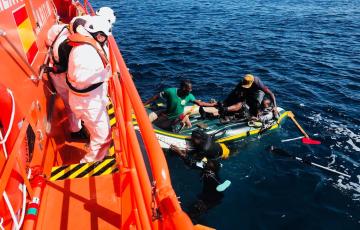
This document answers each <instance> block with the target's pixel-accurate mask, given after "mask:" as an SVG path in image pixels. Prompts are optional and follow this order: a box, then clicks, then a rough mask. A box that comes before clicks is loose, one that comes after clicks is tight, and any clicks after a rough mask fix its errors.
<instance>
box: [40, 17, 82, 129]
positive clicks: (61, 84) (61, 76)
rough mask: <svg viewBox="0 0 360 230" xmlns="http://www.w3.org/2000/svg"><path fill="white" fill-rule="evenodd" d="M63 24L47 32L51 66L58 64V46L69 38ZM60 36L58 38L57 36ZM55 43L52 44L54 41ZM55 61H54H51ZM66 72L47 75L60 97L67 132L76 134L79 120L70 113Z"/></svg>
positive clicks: (79, 123)
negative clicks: (65, 115)
mask: <svg viewBox="0 0 360 230" xmlns="http://www.w3.org/2000/svg"><path fill="white" fill-rule="evenodd" d="M65 26H67V25H65V24H62V25H53V26H52V27H51V28H50V29H49V31H48V34H47V35H48V37H47V41H46V43H47V45H48V46H51V45H53V48H52V50H53V55H50V64H51V65H53V64H54V61H56V62H59V53H58V49H59V45H60V44H61V43H62V42H63V41H65V40H66V39H67V38H68V36H69V31H68V30H67V28H65V29H63V28H64V27H65ZM59 33H60V35H59V36H58V34H59ZM55 39H56V41H55V42H54V40H55ZM53 59H55V60H53ZM66 74H67V73H66V72H64V73H57V74H56V73H49V75H50V77H51V79H52V82H53V84H54V87H55V90H56V92H57V94H58V95H59V96H60V97H61V99H62V100H63V103H64V106H65V112H66V114H67V117H68V121H69V131H70V132H78V131H79V130H80V129H81V120H80V119H78V118H76V116H75V114H74V113H73V112H72V111H71V108H70V105H69V87H68V86H67V84H66V81H65V77H66Z"/></svg>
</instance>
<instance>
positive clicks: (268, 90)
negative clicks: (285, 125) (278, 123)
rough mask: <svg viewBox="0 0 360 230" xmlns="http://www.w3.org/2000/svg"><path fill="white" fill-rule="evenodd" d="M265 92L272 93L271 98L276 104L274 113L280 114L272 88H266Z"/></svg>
mask: <svg viewBox="0 0 360 230" xmlns="http://www.w3.org/2000/svg"><path fill="white" fill-rule="evenodd" d="M264 93H266V94H268V95H270V98H271V100H272V102H273V104H274V113H275V115H279V112H278V110H277V105H276V99H275V95H274V94H273V92H271V90H270V89H269V88H266V89H265V90H264Z"/></svg>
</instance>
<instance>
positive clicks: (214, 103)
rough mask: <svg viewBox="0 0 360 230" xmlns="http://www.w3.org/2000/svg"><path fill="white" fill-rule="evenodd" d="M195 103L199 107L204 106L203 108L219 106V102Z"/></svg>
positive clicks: (197, 101) (196, 101) (198, 101)
mask: <svg viewBox="0 0 360 230" xmlns="http://www.w3.org/2000/svg"><path fill="white" fill-rule="evenodd" d="M194 103H195V104H197V105H198V106H203V107H212V106H215V105H217V102H212V103H209V102H203V101H200V100H195V101H194Z"/></svg>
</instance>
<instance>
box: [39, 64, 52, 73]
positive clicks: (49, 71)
mask: <svg viewBox="0 0 360 230" xmlns="http://www.w3.org/2000/svg"><path fill="white" fill-rule="evenodd" d="M41 70H43V71H44V72H43V73H54V68H53V67H51V66H48V65H46V64H42V65H41V66H40V72H41Z"/></svg>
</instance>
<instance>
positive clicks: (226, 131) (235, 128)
mask: <svg viewBox="0 0 360 230" xmlns="http://www.w3.org/2000/svg"><path fill="white" fill-rule="evenodd" d="M164 108H165V107H164V105H163V104H157V106H156V108H155V109H154V108H151V107H150V108H149V107H148V108H147V112H148V114H150V113H151V112H154V111H157V110H159V109H164ZM186 109H189V108H186V107H185V110H186ZM195 110H197V109H195ZM278 111H279V114H280V116H279V117H278V118H273V119H271V120H269V121H267V122H266V123H264V124H262V123H260V124H254V123H252V122H249V121H248V120H247V119H239V120H233V121H230V122H222V121H221V120H220V119H202V118H201V116H200V115H199V114H196V113H195V114H193V115H192V116H191V117H190V121H191V123H192V127H191V128H186V127H183V128H181V129H180V131H179V132H171V131H167V130H164V129H162V128H160V127H158V126H156V125H155V124H154V123H153V128H154V131H155V134H156V137H157V139H158V140H159V144H160V146H161V147H162V148H163V149H168V148H170V145H176V146H178V147H179V148H182V149H189V148H191V141H190V139H191V138H190V136H191V133H192V132H193V131H194V130H198V129H202V130H203V131H205V132H206V133H207V134H210V135H213V136H214V138H215V140H216V142H218V143H224V144H226V145H228V144H231V143H233V142H236V141H239V140H241V139H244V138H246V137H248V136H252V135H258V134H262V133H264V132H266V131H267V130H273V129H276V128H278V127H279V125H280V124H281V122H282V121H283V119H284V118H286V117H287V115H288V112H287V111H286V110H284V109H283V108H280V107H278ZM133 122H134V124H135V125H136V118H135V117H133Z"/></svg>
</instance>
